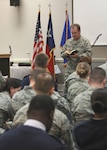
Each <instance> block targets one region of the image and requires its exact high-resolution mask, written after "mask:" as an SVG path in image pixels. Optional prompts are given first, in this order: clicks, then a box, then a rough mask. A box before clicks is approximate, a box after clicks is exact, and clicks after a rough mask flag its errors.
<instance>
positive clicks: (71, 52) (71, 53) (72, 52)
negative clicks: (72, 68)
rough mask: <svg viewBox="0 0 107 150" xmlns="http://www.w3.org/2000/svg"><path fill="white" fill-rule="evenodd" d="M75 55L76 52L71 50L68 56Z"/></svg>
mask: <svg viewBox="0 0 107 150" xmlns="http://www.w3.org/2000/svg"><path fill="white" fill-rule="evenodd" d="M75 53H78V50H76V49H73V50H71V51H70V52H69V55H74V54H75Z"/></svg>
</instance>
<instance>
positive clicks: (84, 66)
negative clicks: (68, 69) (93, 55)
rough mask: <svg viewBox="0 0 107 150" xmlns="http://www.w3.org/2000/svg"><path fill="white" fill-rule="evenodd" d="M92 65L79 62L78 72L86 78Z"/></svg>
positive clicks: (81, 76)
mask: <svg viewBox="0 0 107 150" xmlns="http://www.w3.org/2000/svg"><path fill="white" fill-rule="evenodd" d="M89 71H90V66H89V64H88V63H86V62H80V63H78V65H77V67H76V72H77V74H78V75H79V76H80V78H86V77H87V76H88V74H89Z"/></svg>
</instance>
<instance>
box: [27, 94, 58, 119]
mask: <svg viewBox="0 0 107 150" xmlns="http://www.w3.org/2000/svg"><path fill="white" fill-rule="evenodd" d="M54 109H55V105H54V101H53V99H52V98H51V97H50V96H48V95H45V94H40V95H36V96H35V97H33V98H32V100H31V102H30V105H29V109H28V117H29V115H30V116H31V115H33V114H35V111H38V110H39V111H43V112H44V113H46V114H50V112H51V111H54Z"/></svg>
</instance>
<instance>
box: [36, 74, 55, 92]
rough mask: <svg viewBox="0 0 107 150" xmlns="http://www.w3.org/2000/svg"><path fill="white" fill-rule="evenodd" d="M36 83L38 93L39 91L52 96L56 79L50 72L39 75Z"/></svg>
mask: <svg viewBox="0 0 107 150" xmlns="http://www.w3.org/2000/svg"><path fill="white" fill-rule="evenodd" d="M35 83H36V85H35V89H36V91H39V92H41V93H44V94H50V91H51V90H52V88H54V78H53V76H52V75H51V74H50V73H48V72H45V73H42V74H39V75H38V76H37V77H36V78H35Z"/></svg>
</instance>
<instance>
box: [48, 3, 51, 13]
mask: <svg viewBox="0 0 107 150" xmlns="http://www.w3.org/2000/svg"><path fill="white" fill-rule="evenodd" d="M48 7H49V11H50V12H51V4H50V3H49V5H48Z"/></svg>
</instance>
